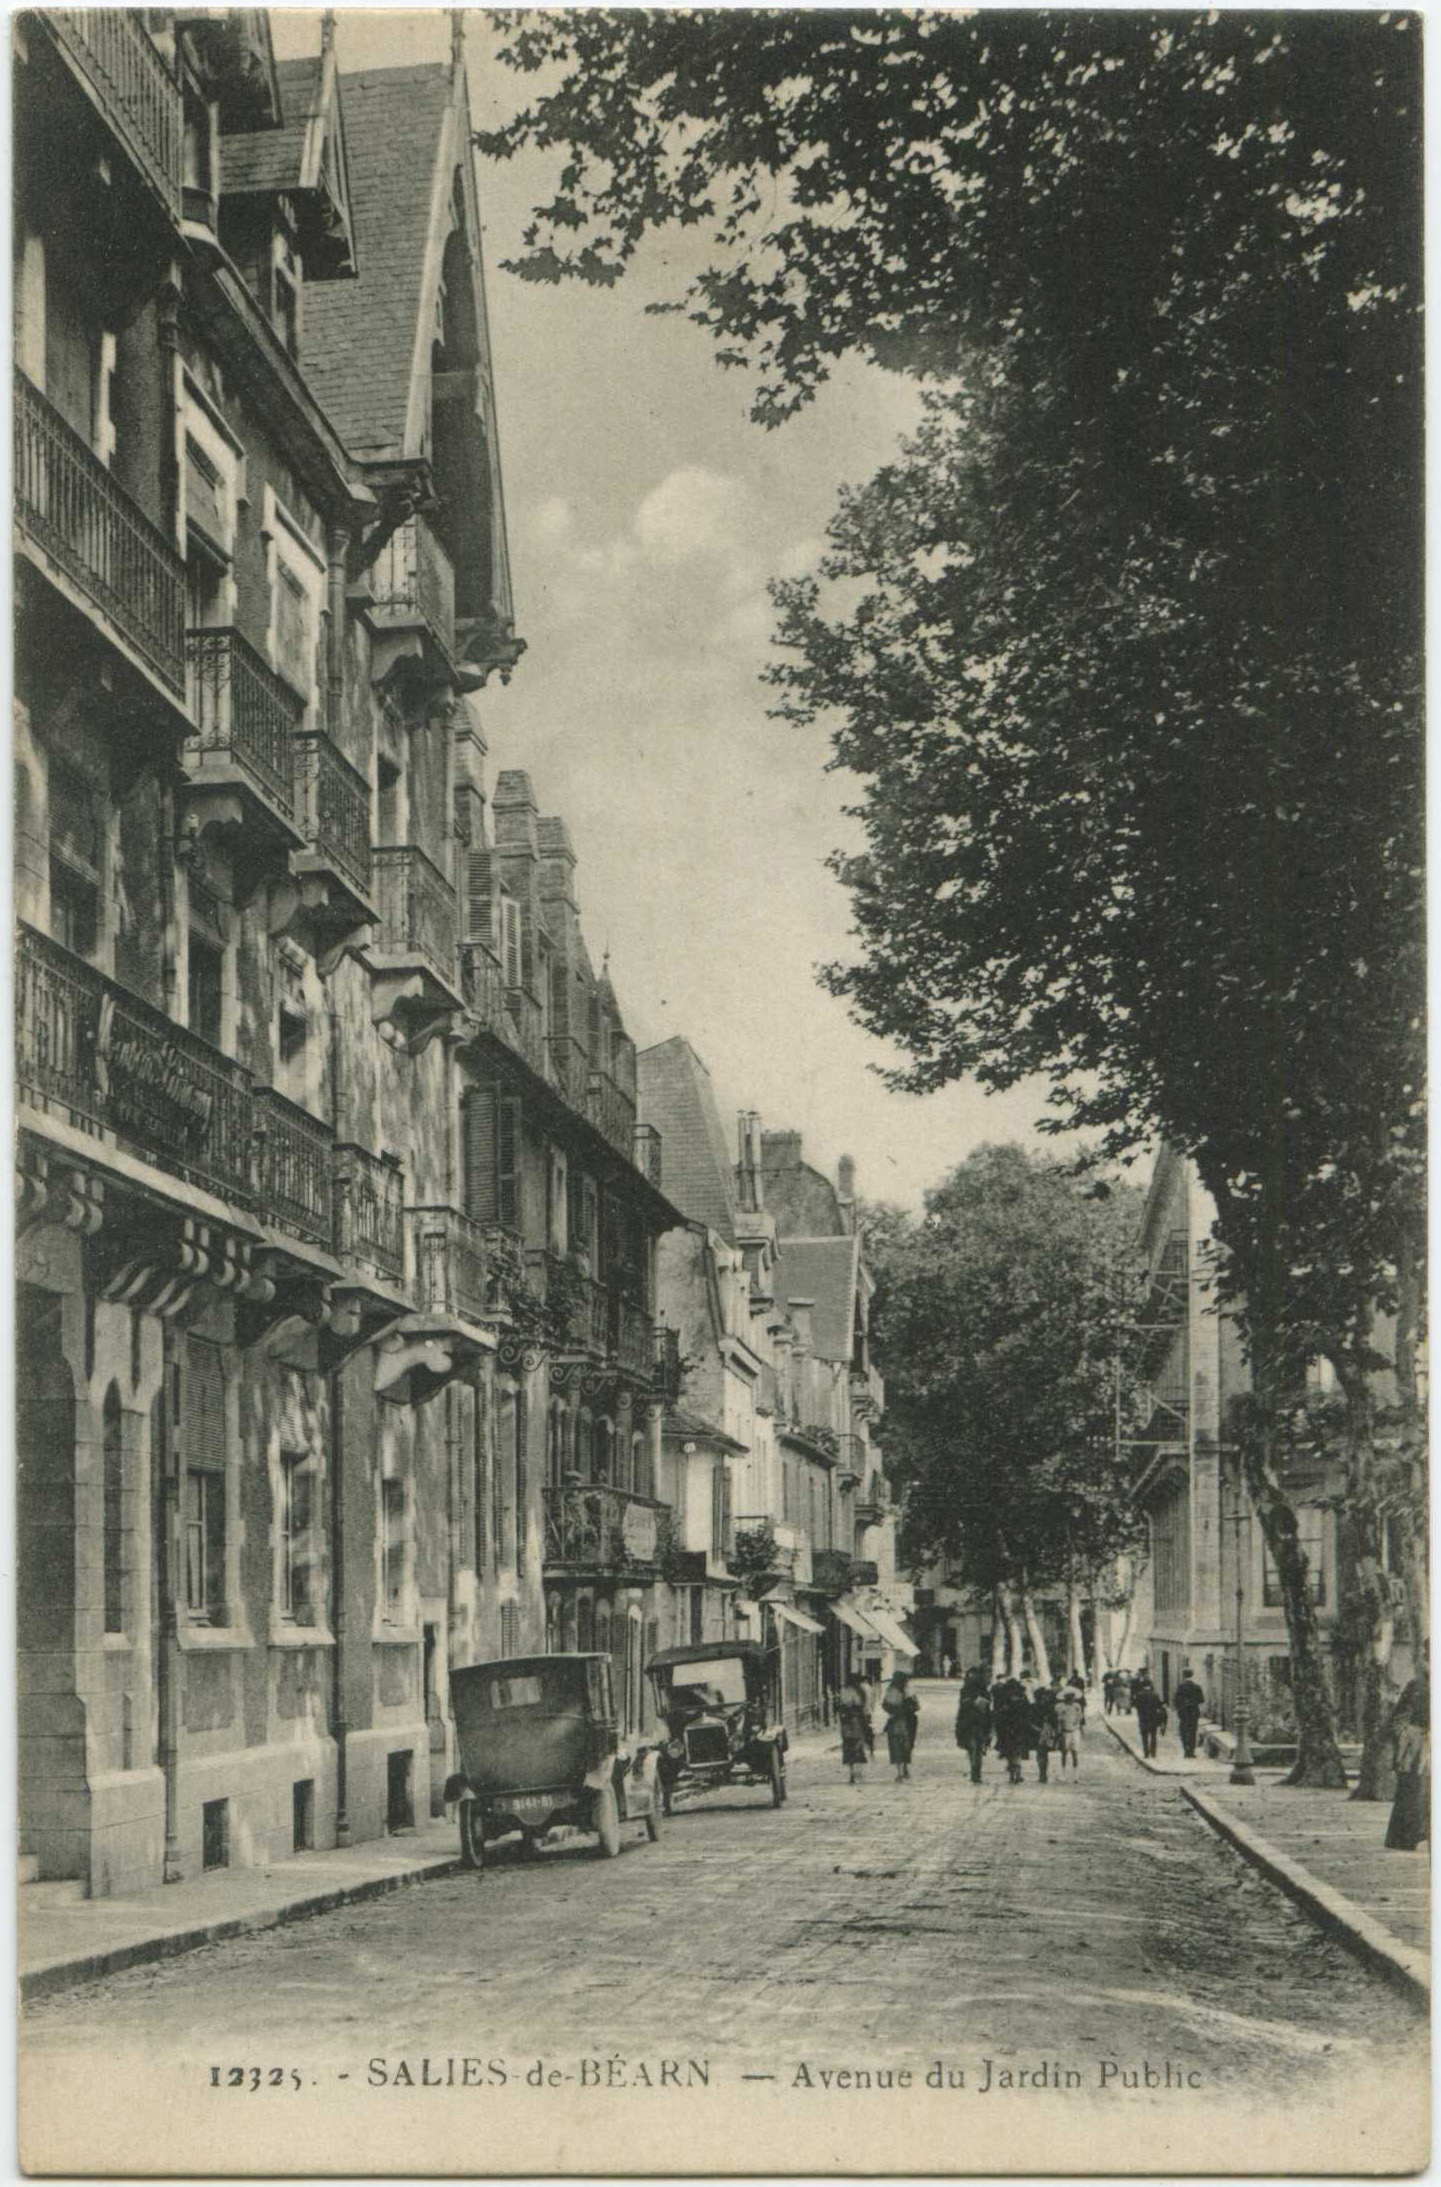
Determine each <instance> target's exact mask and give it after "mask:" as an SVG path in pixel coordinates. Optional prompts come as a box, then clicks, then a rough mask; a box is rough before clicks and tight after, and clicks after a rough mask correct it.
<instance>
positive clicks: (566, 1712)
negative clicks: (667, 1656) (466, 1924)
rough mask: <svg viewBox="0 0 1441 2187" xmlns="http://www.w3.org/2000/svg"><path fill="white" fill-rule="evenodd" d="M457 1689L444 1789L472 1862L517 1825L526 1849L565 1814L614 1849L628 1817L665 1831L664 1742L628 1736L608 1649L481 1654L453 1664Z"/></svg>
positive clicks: (477, 1863)
mask: <svg viewBox="0 0 1441 2187" xmlns="http://www.w3.org/2000/svg"><path fill="white" fill-rule="evenodd" d="M450 1699H451V1708H452V1711H453V1713H454V1716H455V1735H456V1746H457V1749H458V1755H459V1761H460V1768H459V1769H458V1770H457V1771H456V1772H455V1773H454V1775H452V1776H451V1777H450V1778H448V1779H447V1781H446V1786H445V1799H446V1805H447V1806H449V1805H450V1804H451V1803H452V1802H458V1804H459V1810H460V1857H461V1859H462V1860H463V1861H464V1862H465V1865H466V1866H467V1867H468V1868H480V1867H481V1866H482V1865H483V1864H484V1861H485V1855H486V1848H487V1846H490V1845H492V1844H494V1843H495V1842H496V1840H497V1839H500V1838H506V1837H512V1836H514V1834H515V1833H516V1832H517V1831H519V1833H520V1840H521V1845H520V1849H521V1852H522V1854H530V1853H533V1852H534V1851H535V1848H536V1845H537V1843H538V1841H539V1840H540V1839H541V1838H543V1837H544V1836H545V1834H546V1832H547V1831H550V1830H554V1829H555V1828H556V1827H557V1826H558V1825H559V1824H569V1825H570V1826H571V1827H572V1828H574V1829H579V1830H590V1831H594V1833H595V1835H596V1838H597V1839H598V1841H599V1851H600V1852H601V1853H603V1854H605V1855H606V1856H608V1857H609V1858H611V1859H614V1857H615V1855H616V1854H617V1853H619V1851H620V1847H621V1827H622V1825H623V1824H625V1823H627V1822H643V1823H644V1824H645V1829H646V1835H647V1837H649V1838H651V1839H655V1838H658V1837H659V1836H660V1814H661V1795H660V1785H659V1781H658V1773H657V1759H658V1758H657V1752H656V1748H655V1746H654V1744H653V1743H652V1744H645V1745H642V1744H630V1743H626V1742H623V1741H622V1740H621V1739H620V1738H619V1736H618V1731H617V1724H616V1710H615V1697H614V1693H613V1691H612V1687H611V1663H610V1657H609V1656H608V1655H533V1656H511V1657H508V1658H506V1659H505V1660H503V1661H501V1662H498V1663H472V1664H470V1665H468V1666H467V1667H466V1668H465V1669H463V1670H457V1671H452V1672H451V1674H450Z"/></svg>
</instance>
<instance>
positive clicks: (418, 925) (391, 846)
mask: <svg viewBox="0 0 1441 2187" xmlns="http://www.w3.org/2000/svg"><path fill="white" fill-rule="evenodd" d="M374 872H375V891H376V897H377V900H378V903H379V907H380V938H379V946H380V947H381V948H382V949H384V950H386V951H389V952H391V953H392V954H395V955H398V956H399V955H409V954H411V953H415V954H417V955H418V956H419V957H420V958H421V959H422V960H423V962H424V963H426V964H428V965H429V966H430V968H431V970H432V971H433V972H434V973H436V974H437V976H438V977H439V978H440V979H441V980H443V981H444V983H445V985H446V986H447V987H451V988H453V987H454V986H455V984H456V975H457V965H456V941H455V935H456V913H455V890H454V889H453V888H452V887H451V885H450V883H449V881H447V880H446V878H445V875H444V874H443V873H442V872H441V870H440V868H439V867H438V866H435V865H432V864H431V862H430V860H429V859H428V858H427V857H426V855H425V852H424V851H423V850H417V849H415V848H414V846H413V845H410V844H398V843H386V844H380V845H377V847H376V850H375V854H374Z"/></svg>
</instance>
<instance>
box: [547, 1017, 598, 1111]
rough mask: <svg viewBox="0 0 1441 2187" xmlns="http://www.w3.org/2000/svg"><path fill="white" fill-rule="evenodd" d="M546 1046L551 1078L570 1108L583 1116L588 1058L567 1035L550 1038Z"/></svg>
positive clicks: (587, 1078) (588, 1077)
mask: <svg viewBox="0 0 1441 2187" xmlns="http://www.w3.org/2000/svg"><path fill="white" fill-rule="evenodd" d="M546 1046H547V1050H548V1053H549V1056H550V1075H551V1077H552V1078H553V1079H554V1081H555V1084H556V1086H557V1087H558V1088H559V1090H560V1092H561V1093H562V1094H563V1095H564V1096H565V1098H566V1100H567V1101H568V1102H569V1103H570V1105H571V1107H572V1108H573V1109H578V1110H579V1111H580V1113H581V1115H582V1116H584V1114H585V1109H586V1093H587V1089H588V1087H589V1085H590V1058H589V1057H588V1055H587V1054H586V1052H585V1050H584V1048H582V1046H581V1045H580V1042H579V1041H578V1040H572V1039H571V1038H570V1036H569V1035H568V1034H567V1035H565V1036H564V1037H563V1038H555V1037H552V1038H551V1039H550V1040H549V1041H548V1042H547V1043H546Z"/></svg>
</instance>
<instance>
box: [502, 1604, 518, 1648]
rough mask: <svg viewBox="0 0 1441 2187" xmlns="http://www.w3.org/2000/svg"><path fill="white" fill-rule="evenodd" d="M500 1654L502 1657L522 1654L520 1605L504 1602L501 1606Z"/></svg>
mask: <svg viewBox="0 0 1441 2187" xmlns="http://www.w3.org/2000/svg"><path fill="white" fill-rule="evenodd" d="M500 1652H501V1655H502V1656H507V1657H508V1656H514V1655H519V1654H520V1604H519V1603H518V1602H503V1603H502V1604H501V1606H500Z"/></svg>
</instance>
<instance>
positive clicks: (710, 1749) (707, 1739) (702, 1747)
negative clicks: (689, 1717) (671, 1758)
mask: <svg viewBox="0 0 1441 2187" xmlns="http://www.w3.org/2000/svg"><path fill="white" fill-rule="evenodd" d="M730 1751H731V1750H730V1741H729V1739H727V1737H726V1731H725V1726H724V1724H692V1725H691V1727H690V1729H689V1730H688V1731H687V1733H686V1735H685V1758H686V1760H687V1761H688V1762H690V1763H693V1764H695V1765H697V1766H699V1765H702V1764H705V1763H710V1762H728V1761H729V1760H730Z"/></svg>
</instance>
